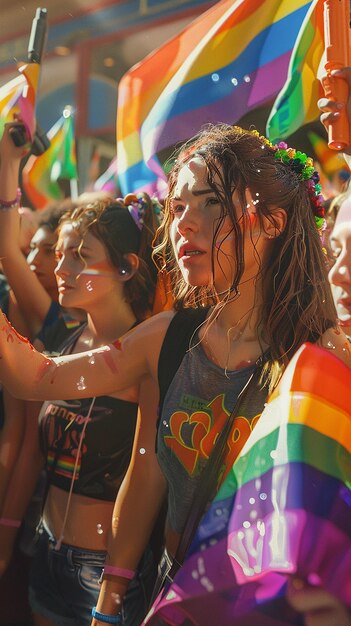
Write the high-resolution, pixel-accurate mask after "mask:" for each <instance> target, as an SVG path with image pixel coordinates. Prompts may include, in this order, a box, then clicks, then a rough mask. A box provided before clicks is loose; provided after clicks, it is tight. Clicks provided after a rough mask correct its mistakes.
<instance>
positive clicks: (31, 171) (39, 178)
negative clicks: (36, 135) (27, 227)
mask: <svg viewBox="0 0 351 626" xmlns="http://www.w3.org/2000/svg"><path fill="white" fill-rule="evenodd" d="M47 135H48V138H49V139H50V142H51V145H50V147H49V149H48V150H46V152H44V153H43V154H41V155H40V156H38V157H36V156H33V155H32V156H31V157H30V158H29V159H28V161H27V163H26V165H25V167H24V168H23V173H22V174H23V187H24V189H25V192H26V195H27V196H28V198H29V200H30V201H31V203H32V204H33V206H34V208H36V209H44V208H45V207H46V206H48V204H50V203H51V202H55V201H59V200H62V198H63V192H62V190H61V188H60V185H59V183H58V181H59V179H68V180H72V179H76V178H77V159H76V149H75V140H74V126H73V116H72V115H71V113H70V111H69V109H65V110H64V112H63V115H62V116H61V117H60V119H59V120H58V121H57V122H56V123H55V124H54V126H52V128H50V130H49V131H48V133H47Z"/></svg>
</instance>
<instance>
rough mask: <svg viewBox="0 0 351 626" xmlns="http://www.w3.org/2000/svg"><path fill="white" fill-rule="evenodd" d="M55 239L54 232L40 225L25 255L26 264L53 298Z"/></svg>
mask: <svg viewBox="0 0 351 626" xmlns="http://www.w3.org/2000/svg"><path fill="white" fill-rule="evenodd" d="M56 241H57V236H56V233H53V232H51V231H50V230H49V228H47V227H45V226H41V227H40V228H38V230H37V231H36V233H35V235H34V237H33V238H32V240H31V242H30V246H29V247H30V251H29V254H28V256H27V263H28V265H29V266H30V268H31V270H32V271H33V272H34V273H35V274H36V276H37V277H38V280H39V281H40V283H41V284H42V286H43V287H44V289H45V290H46V291H47V292H48V294H49V295H50V297H51V298H52V299H53V300H57V298H58V294H57V284H56V279H55V274H54V269H55V267H56V260H55V244H56Z"/></svg>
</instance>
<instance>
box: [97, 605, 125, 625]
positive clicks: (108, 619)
mask: <svg viewBox="0 0 351 626" xmlns="http://www.w3.org/2000/svg"><path fill="white" fill-rule="evenodd" d="M91 614H92V616H93V617H94V618H95V619H97V620H98V621H99V622H103V623H104V624H121V623H122V622H121V614H120V613H118V615H105V613H100V611H97V610H96V606H94V607H93V608H92V609H91Z"/></svg>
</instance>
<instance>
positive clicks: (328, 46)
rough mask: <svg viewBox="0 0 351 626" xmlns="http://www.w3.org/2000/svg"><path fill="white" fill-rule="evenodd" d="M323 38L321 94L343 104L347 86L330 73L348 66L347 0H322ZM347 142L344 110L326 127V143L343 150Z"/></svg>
mask: <svg viewBox="0 0 351 626" xmlns="http://www.w3.org/2000/svg"><path fill="white" fill-rule="evenodd" d="M324 40H325V65H324V69H325V70H326V76H325V77H324V78H323V79H322V84H323V88H324V92H325V96H326V97H327V98H328V99H330V100H334V101H337V102H343V103H344V104H345V105H346V103H347V100H348V95H349V88H348V84H347V82H346V80H344V79H343V78H338V77H336V76H331V72H332V70H336V69H342V68H344V67H347V66H349V65H350V57H351V51H350V0H324ZM349 145H350V128H349V122H348V119H347V114H346V110H345V109H341V111H340V117H339V119H338V120H335V121H333V122H332V123H330V124H329V126H328V146H329V148H332V149H333V150H343V149H344V148H346V147H347V146H349Z"/></svg>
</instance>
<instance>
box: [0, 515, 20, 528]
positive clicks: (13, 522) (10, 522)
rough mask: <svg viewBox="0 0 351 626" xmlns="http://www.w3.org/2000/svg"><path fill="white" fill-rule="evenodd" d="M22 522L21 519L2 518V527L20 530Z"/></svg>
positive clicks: (0, 522)
mask: <svg viewBox="0 0 351 626" xmlns="http://www.w3.org/2000/svg"><path fill="white" fill-rule="evenodd" d="M21 524H22V522H21V520H19V519H9V518H8V517H0V526H11V527H12V528H19V527H20V526H21Z"/></svg>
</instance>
